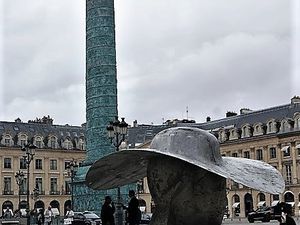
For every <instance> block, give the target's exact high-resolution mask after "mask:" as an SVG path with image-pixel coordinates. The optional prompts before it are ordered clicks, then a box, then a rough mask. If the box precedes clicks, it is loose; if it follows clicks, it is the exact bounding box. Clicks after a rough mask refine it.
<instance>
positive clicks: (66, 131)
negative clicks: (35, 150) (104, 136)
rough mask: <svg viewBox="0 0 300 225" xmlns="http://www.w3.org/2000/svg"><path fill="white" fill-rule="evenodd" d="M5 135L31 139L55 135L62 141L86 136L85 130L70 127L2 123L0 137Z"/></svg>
mask: <svg viewBox="0 0 300 225" xmlns="http://www.w3.org/2000/svg"><path fill="white" fill-rule="evenodd" d="M4 133H9V134H10V135H11V136H16V135H17V134H19V133H25V134H26V135H28V137H29V138H31V137H34V136H36V135H40V136H43V137H47V136H49V135H53V136H56V137H57V138H62V139H65V138H66V137H70V138H71V139H74V138H75V137H76V138H79V137H83V136H84V134H85V128H84V127H81V126H70V125H52V124H44V123H30V122H29V123H23V122H20V121H17V122H7V121H0V136H1V135H3V134H4Z"/></svg>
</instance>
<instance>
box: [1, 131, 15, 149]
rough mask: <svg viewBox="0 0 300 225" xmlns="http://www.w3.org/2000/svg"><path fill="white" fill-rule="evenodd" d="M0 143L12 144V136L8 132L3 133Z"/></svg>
mask: <svg viewBox="0 0 300 225" xmlns="http://www.w3.org/2000/svg"><path fill="white" fill-rule="evenodd" d="M1 144H2V145H5V146H8V147H9V146H12V145H13V140H12V137H11V136H10V135H9V134H4V135H3V138H2V140H1Z"/></svg>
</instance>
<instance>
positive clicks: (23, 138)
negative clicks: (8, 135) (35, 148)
mask: <svg viewBox="0 0 300 225" xmlns="http://www.w3.org/2000/svg"><path fill="white" fill-rule="evenodd" d="M26 144H27V135H26V134H22V133H20V134H18V145H19V146H24V145H26Z"/></svg>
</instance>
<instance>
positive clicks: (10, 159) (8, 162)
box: [0, 116, 86, 215]
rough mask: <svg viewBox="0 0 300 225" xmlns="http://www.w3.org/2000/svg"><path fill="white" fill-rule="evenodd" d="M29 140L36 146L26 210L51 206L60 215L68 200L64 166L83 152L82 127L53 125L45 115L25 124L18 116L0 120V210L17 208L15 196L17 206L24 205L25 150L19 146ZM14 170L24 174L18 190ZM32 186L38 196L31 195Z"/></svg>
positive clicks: (83, 153)
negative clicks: (11, 119) (36, 190)
mask: <svg viewBox="0 0 300 225" xmlns="http://www.w3.org/2000/svg"><path fill="white" fill-rule="evenodd" d="M29 143H32V144H33V145H35V146H36V147H37V149H36V150H35V155H34V158H33V160H32V162H31V164H30V176H29V191H30V193H31V195H30V199H29V203H30V209H33V208H42V207H47V206H48V205H51V206H52V208H56V209H57V213H58V212H59V213H60V215H64V211H65V208H66V205H70V203H71V202H70V201H71V186H70V185H71V178H70V176H69V174H68V173H67V166H68V164H69V162H70V161H72V160H74V161H77V162H78V163H80V162H82V161H83V160H84V159H85V155H86V151H85V129H84V126H69V125H63V126H62V125H53V120H52V119H51V118H50V117H49V116H48V117H44V118H42V119H36V120H33V121H28V123H24V122H22V121H21V120H20V119H16V120H15V122H7V121H1V122H0V165H1V166H0V174H1V175H0V190H1V193H0V207H1V210H2V212H3V209H5V208H6V207H7V206H8V207H10V208H11V209H12V210H14V211H15V210H17V209H18V207H19V197H20V208H21V209H25V208H26V204H27V203H26V199H27V198H26V193H27V188H26V184H27V179H26V177H27V169H26V168H27V167H26V164H25V163H24V158H23V156H24V155H25V153H24V152H23V151H21V148H22V146H24V145H26V144H29ZM18 171H22V172H23V173H24V174H25V176H24V177H25V181H24V183H23V184H22V185H21V186H20V189H19V186H18V185H17V183H16V179H15V175H16V173H17V172H18ZM34 188H38V196H36V197H35V198H34V197H33V196H32V194H33V189H34ZM19 191H20V192H19ZM19 194H20V195H19ZM21 211H23V210H21ZM1 215H2V213H1Z"/></svg>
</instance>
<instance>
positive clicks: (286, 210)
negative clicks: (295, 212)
mask: <svg viewBox="0 0 300 225" xmlns="http://www.w3.org/2000/svg"><path fill="white" fill-rule="evenodd" d="M280 207H281V218H280V223H279V224H280V225H296V222H295V220H294V219H293V217H292V206H291V205H290V204H287V203H285V202H282V203H280Z"/></svg>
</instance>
